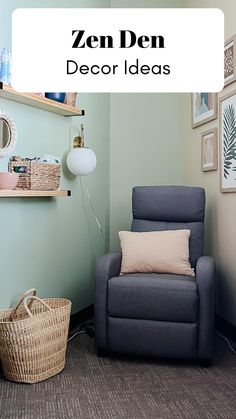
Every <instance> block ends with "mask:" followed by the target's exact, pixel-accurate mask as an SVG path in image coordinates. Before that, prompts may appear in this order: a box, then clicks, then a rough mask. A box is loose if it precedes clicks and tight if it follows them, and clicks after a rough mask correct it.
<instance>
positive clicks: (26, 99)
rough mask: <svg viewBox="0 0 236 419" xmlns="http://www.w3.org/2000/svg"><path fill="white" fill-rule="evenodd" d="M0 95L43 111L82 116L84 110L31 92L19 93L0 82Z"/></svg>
mask: <svg viewBox="0 0 236 419" xmlns="http://www.w3.org/2000/svg"><path fill="white" fill-rule="evenodd" d="M0 97H3V98H4V99H8V100H13V101H14V102H19V103H23V104H24V105H28V106H33V108H38V109H42V110H44V111H48V112H53V113H56V114H58V115H62V116H83V115H84V111H83V110H82V109H79V108H76V107H74V106H70V105H65V104H64V103H60V102H56V101H55V100H51V99H48V98H46V97H41V96H38V95H35V94H33V93H20V92H16V91H15V90H14V89H12V87H11V86H7V85H5V84H3V83H1V82H0Z"/></svg>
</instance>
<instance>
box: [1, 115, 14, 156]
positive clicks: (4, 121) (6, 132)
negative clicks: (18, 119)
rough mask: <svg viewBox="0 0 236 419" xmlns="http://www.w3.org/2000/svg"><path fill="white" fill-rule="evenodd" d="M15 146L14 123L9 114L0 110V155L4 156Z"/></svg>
mask: <svg viewBox="0 0 236 419" xmlns="http://www.w3.org/2000/svg"><path fill="white" fill-rule="evenodd" d="M15 146H16V125H15V123H14V121H13V120H12V118H11V117H10V115H8V114H7V113H6V112H4V111H2V110H0V157H6V156H8V155H9V154H11V152H12V151H13V150H14V148H15Z"/></svg>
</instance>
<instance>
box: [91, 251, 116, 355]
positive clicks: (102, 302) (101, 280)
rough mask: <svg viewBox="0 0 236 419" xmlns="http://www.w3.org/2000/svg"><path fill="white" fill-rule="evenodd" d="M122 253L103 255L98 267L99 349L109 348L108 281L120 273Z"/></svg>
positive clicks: (96, 313)
mask: <svg viewBox="0 0 236 419" xmlns="http://www.w3.org/2000/svg"><path fill="white" fill-rule="evenodd" d="M120 267H121V253H120V252H113V253H107V254H106V255H104V256H102V257H101V258H100V260H99V261H98V264H97V269H96V291H95V304H94V313H95V344H96V347H97V348H99V349H106V348H107V289H108V281H109V279H111V278H113V277H114V276H118V275H119V274H120Z"/></svg>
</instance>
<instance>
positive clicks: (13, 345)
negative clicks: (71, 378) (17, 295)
mask: <svg viewBox="0 0 236 419" xmlns="http://www.w3.org/2000/svg"><path fill="white" fill-rule="evenodd" d="M32 291H34V293H36V290H29V291H27V292H26V293H25V294H24V296H23V297H22V298H21V299H20V301H19V303H18V304H17V306H16V308H15V309H9V310H1V311H0V358H1V362H2V368H3V374H4V376H5V377H6V378H7V379H9V380H11V381H17V382H21V383H37V382H40V381H43V380H46V379H48V378H50V377H52V376H54V375H56V374H58V373H59V372H60V371H62V370H63V368H64V366H65V355H66V347H67V337H68V330H69V321H70V312H71V302H70V301H69V300H66V299H63V298H45V299H43V300H41V299H39V298H38V297H36V296H29V295H28V296H27V294H29V293H30V292H32ZM29 301H30V302H29ZM28 302H29V304H28V305H27V303H28Z"/></svg>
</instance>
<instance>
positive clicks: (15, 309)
mask: <svg viewBox="0 0 236 419" xmlns="http://www.w3.org/2000/svg"><path fill="white" fill-rule="evenodd" d="M36 293H37V290H36V288H30V289H29V290H27V291H26V292H25V293H24V294H22V296H21V297H20V299H19V301H18V303H17V305H16V307H15V308H14V310H13V311H12V312H11V314H10V318H9V320H10V322H12V320H13V317H14V316H15V315H16V312H17V310H18V308H19V307H20V305H21V304H22V302H23V300H24V299H25V298H26V297H27V296H29V294H32V296H31V297H33V296H34V297H35V296H36ZM32 303H33V301H30V302H29V305H28V306H29V308H30V307H31V305H32Z"/></svg>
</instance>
